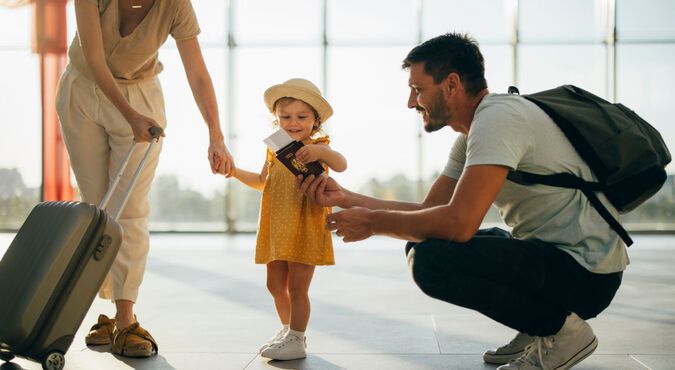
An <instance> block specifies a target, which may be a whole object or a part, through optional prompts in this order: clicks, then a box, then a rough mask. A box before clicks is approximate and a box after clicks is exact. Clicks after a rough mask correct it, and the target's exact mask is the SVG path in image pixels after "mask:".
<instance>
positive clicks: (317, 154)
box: [295, 144, 328, 163]
mask: <svg viewBox="0 0 675 370" xmlns="http://www.w3.org/2000/svg"><path fill="white" fill-rule="evenodd" d="M327 148H328V147H327V146H326V145H317V144H308V145H305V146H303V147H302V148H300V149H298V151H297V152H295V158H297V159H299V160H300V161H302V163H309V162H314V161H318V160H320V159H321V158H322V156H323V153H324V152H325V150H326V149H327Z"/></svg>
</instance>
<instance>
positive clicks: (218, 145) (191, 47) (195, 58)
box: [176, 37, 235, 177]
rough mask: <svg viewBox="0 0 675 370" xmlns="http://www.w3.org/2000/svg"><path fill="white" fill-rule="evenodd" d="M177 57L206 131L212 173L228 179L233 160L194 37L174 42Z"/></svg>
mask: <svg viewBox="0 0 675 370" xmlns="http://www.w3.org/2000/svg"><path fill="white" fill-rule="evenodd" d="M176 46H177V47H178V52H179V53H180V57H181V61H182V62H183V68H184V69H185V74H186V76H187V79H188V83H189V84H190V89H191V90H192V96H194V99H195V102H196V103H197V106H198V107H199V111H200V112H201V114H202V117H203V118H204V122H206V126H208V129H209V149H208V156H209V163H210V165H211V171H213V173H222V174H224V175H225V176H227V177H230V176H232V173H233V171H234V168H235V167H234V160H233V159H232V155H231V154H230V151H229V150H228V149H227V147H226V146H225V143H224V138H223V133H222V131H221V130H220V118H219V116H218V103H217V102H216V93H215V90H214V89H213V82H212V81H211V75H209V71H208V70H207V68H206V63H204V57H203V56H202V50H201V47H200V46H199V41H198V40H197V38H196V37H194V38H191V39H187V40H181V41H177V42H176Z"/></svg>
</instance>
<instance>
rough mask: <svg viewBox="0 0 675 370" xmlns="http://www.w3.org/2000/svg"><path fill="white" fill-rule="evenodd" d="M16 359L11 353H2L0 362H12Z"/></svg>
mask: <svg viewBox="0 0 675 370" xmlns="http://www.w3.org/2000/svg"><path fill="white" fill-rule="evenodd" d="M13 359H14V355H13V354H11V353H9V352H0V360H2V361H5V362H10V361H12V360H13Z"/></svg>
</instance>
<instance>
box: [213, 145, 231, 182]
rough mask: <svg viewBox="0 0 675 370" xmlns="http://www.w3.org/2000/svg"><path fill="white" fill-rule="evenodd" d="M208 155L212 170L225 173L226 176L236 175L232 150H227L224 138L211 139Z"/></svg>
mask: <svg viewBox="0 0 675 370" xmlns="http://www.w3.org/2000/svg"><path fill="white" fill-rule="evenodd" d="M208 156H209V164H210V165H211V172H213V173H214V174H217V173H218V174H222V175H225V177H231V176H233V175H234V171H235V166H234V159H233V158H232V155H231V154H230V151H229V150H227V147H226V146H225V144H224V143H223V140H222V139H221V140H215V141H211V144H209V151H208Z"/></svg>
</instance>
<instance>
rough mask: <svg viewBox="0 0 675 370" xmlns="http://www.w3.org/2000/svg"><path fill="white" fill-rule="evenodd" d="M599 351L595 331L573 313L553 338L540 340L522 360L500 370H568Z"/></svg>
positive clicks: (498, 369)
mask: <svg viewBox="0 0 675 370" xmlns="http://www.w3.org/2000/svg"><path fill="white" fill-rule="evenodd" d="M597 347H598V339H597V338H596V337H595V334H593V329H591V326H590V325H588V323H587V322H586V321H584V320H582V319H581V318H580V317H579V316H577V315H576V314H574V313H572V314H570V315H568V316H567V318H566V319H565V324H564V325H563V327H562V328H561V329H560V331H558V332H557V333H556V334H554V335H552V336H550V337H536V338H535V339H534V342H533V343H532V344H531V345H530V346H529V347H527V350H526V351H525V354H523V355H522V356H521V357H519V358H517V359H515V360H513V361H511V362H509V363H508V364H507V365H502V366H500V367H498V368H497V370H541V369H543V370H567V369H569V368H571V367H572V366H574V365H576V364H578V363H579V362H581V361H582V360H583V359H585V358H586V357H588V356H590V355H591V353H593V351H595V349H596V348H597Z"/></svg>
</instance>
